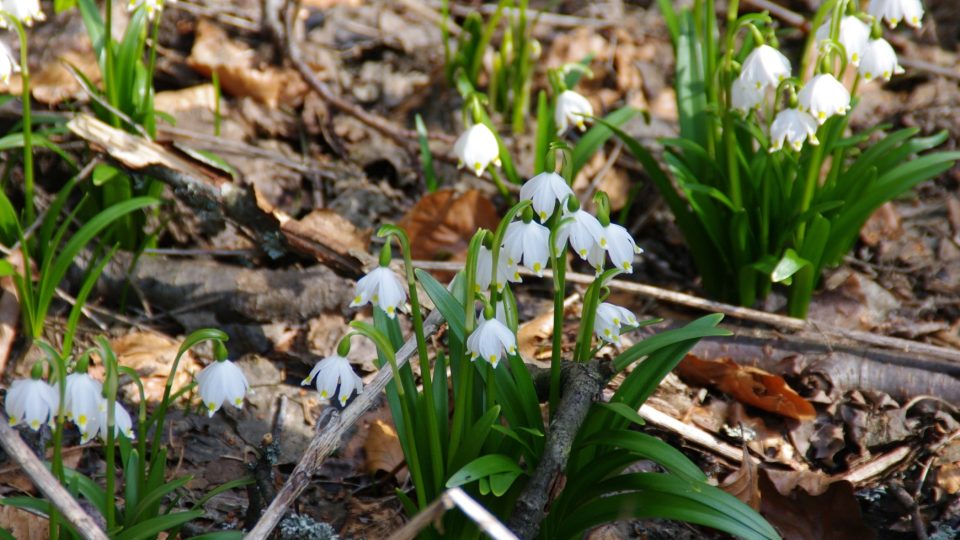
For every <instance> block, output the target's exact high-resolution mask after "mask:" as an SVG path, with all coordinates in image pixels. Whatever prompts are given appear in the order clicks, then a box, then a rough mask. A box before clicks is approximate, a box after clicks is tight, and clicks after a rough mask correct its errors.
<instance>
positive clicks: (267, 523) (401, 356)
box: [246, 310, 442, 540]
mask: <svg viewBox="0 0 960 540" xmlns="http://www.w3.org/2000/svg"><path fill="white" fill-rule="evenodd" d="M441 322H442V317H441V316H440V311H439V310H434V311H433V312H431V313H430V315H429V316H427V318H426V319H424V321H423V333H424V337H429V336H431V335H433V333H434V332H436V331H437V329H438V328H439V327H440V323H441ZM416 349H417V344H416V340H415V339H414V338H413V337H411V338H410V339H408V340H407V342H406V343H404V344H403V346H402V347H400V350H399V351H397V366H398V367H400V366H403V365H404V364H405V363H407V361H409V360H410V358H411V357H412V356H413V355H414V353H415V352H416ZM392 377H393V373H392V371H391V370H389V369H384V370H380V372H379V373H377V376H376V377H374V379H373V382H371V383H370V384H369V385H367V387H366V388H364V389H363V393H362V394H360V396H359V397H357V398H356V399H355V400H353V402H352V403H350V404H349V405H347V407H346V408H345V409H344V410H343V412H342V413H340V414H339V415H338V416H336V417H334V418H333V419H332V420H331V421H330V422H329V424H328V425H326V426H324V427H323V428H322V429H321V426H320V425H319V424H318V430H317V433H316V434H315V435H314V436H313V440H311V441H310V445H309V446H308V447H307V449H306V451H305V452H304V454H303V457H302V458H301V459H300V462H299V463H297V467H296V468H295V469H294V470H293V472H292V473H291V474H290V477H289V478H287V481H286V482H285V483H284V484H283V487H282V488H280V491H279V492H278V493H277V497H276V498H275V499H273V502H271V503H270V506H269V507H267V509H266V511H264V513H263V515H262V516H261V517H260V521H258V522H257V524H256V526H255V527H254V528H253V529H251V530H250V534H248V535H247V536H246V540H263V539H265V538H267V535H269V534H270V532H271V531H272V530H273V528H274V527H276V526H277V523H279V522H280V519H281V518H283V515H284V514H285V513H286V511H287V507H288V506H290V504H291V503H292V502H293V501H294V500H295V499H296V498H297V497H298V496H299V495H300V493H302V492H303V490H304V489H305V488H306V487H307V485H309V483H310V479H311V478H312V477H313V474H314V473H315V472H316V471H317V470H318V469H319V468H320V465H322V464H323V460H324V459H326V457H327V456H328V455H330V453H331V452H333V451H334V450H336V449H337V448H338V447H339V446H340V439H341V438H343V435H344V434H345V433H346V432H347V430H348V429H350V427H351V426H353V424H354V423H356V422H357V420H359V419H360V417H361V416H362V415H363V414H364V413H365V412H367V410H369V409H370V407H372V406H373V404H374V403H376V401H377V399H378V398H379V396H380V392H383V391H384V389H385V388H386V387H387V383H388V382H390V379H391V378H392Z"/></svg>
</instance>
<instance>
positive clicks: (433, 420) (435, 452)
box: [377, 225, 444, 493]
mask: <svg viewBox="0 0 960 540" xmlns="http://www.w3.org/2000/svg"><path fill="white" fill-rule="evenodd" d="M377 236H380V237H381V238H386V239H387V242H389V241H390V238H389V237H390V236H393V237H395V238H396V240H397V243H398V244H400V250H401V251H402V252H403V267H404V270H405V271H406V277H407V288H408V289H409V292H410V311H411V312H412V313H411V315H412V316H413V333H414V335H415V336H416V339H417V355H418V359H419V361H420V376H421V378H422V379H423V395H424V400H425V401H426V405H427V411H428V413H427V429H428V430H429V432H430V454H431V455H432V457H433V459H431V460H430V462H431V464H432V466H433V483H434V485H433V489H434V492H435V493H439V492H440V491H441V490H442V489H443V484H442V482H443V479H444V474H443V461H444V460H443V457H442V456H443V450H442V449H441V445H440V426H439V424H438V423H437V422H438V420H437V414H436V410H437V409H436V404H435V401H434V398H433V380H432V377H431V373H430V357H429V356H428V354H427V340H426V337H425V336H424V333H423V314H422V313H421V312H420V296H419V295H418V293H417V280H416V278H415V277H414V273H413V257H412V256H411V254H410V240H409V238H407V234H406V233H405V232H404V231H403V229H401V228H400V227H397V226H395V225H384V226H383V227H381V228H380V232H378V233H377ZM399 384H400V383H399V379H398V382H397V385H398V386H399Z"/></svg>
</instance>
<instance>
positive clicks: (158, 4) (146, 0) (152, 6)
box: [127, 0, 174, 20]
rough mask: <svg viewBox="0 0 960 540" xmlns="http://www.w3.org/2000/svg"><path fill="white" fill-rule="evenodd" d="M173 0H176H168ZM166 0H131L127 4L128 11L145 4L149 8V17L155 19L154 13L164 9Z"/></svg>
mask: <svg viewBox="0 0 960 540" xmlns="http://www.w3.org/2000/svg"><path fill="white" fill-rule="evenodd" d="M168 1H170V2H173V1H174V0H168ZM163 3H164V0H130V2H129V3H128V4H127V10H128V11H134V10H136V9H137V8H138V7H140V6H143V7H144V9H146V10H147V18H149V19H150V20H153V17H154V15H156V14H157V13H159V12H160V10H162V9H163Z"/></svg>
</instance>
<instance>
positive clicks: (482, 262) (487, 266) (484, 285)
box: [475, 246, 523, 291]
mask: <svg viewBox="0 0 960 540" xmlns="http://www.w3.org/2000/svg"><path fill="white" fill-rule="evenodd" d="M508 259H509V257H508V256H507V255H506V254H505V253H504V250H503V248H502V247H501V249H500V255H499V256H498V257H497V290H498V291H502V290H503V288H504V287H505V286H506V285H507V282H510V283H520V282H521V281H523V280H522V279H520V268H519V266H518V265H516V264H509V263H508V262H507V260H508ZM492 269H493V251H492V250H490V249H487V248H486V247H485V246H480V251H479V252H478V253H477V276H476V289H475V290H477V291H483V290H486V289H488V288H490V280H491V279H493V271H492Z"/></svg>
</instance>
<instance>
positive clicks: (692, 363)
mask: <svg viewBox="0 0 960 540" xmlns="http://www.w3.org/2000/svg"><path fill="white" fill-rule="evenodd" d="M677 374H678V375H680V377H681V378H682V379H684V380H686V381H687V382H688V383H690V384H694V385H697V386H716V387H717V389H718V390H720V391H721V392H723V393H725V394H729V395H730V396H731V397H733V398H734V399H736V400H737V401H739V402H741V403H744V404H747V405H751V406H754V407H757V408H760V409H763V410H765V411H768V412H772V413H776V414H779V415H781V416H786V417H787V418H793V419H795V420H809V419H812V418H814V417H815V416H816V414H817V412H816V410H814V408H813V405H811V404H810V402H809V401H807V400H805V399H803V398H802V397H800V395H799V394H797V393H796V392H794V391H793V389H792V388H790V387H789V386H788V385H787V382H786V381H784V380H783V377H780V376H779V375H774V374H772V373H768V372H766V371H763V370H762V369H758V368H755V367H749V366H741V365H739V364H737V363H736V362H734V361H733V360H731V359H730V358H720V359H719V360H715V361H711V360H703V359H701V358H699V357H697V356H695V355H692V354H688V355H687V356H686V357H685V358H684V359H683V360H682V361H681V362H680V364H679V365H678V366H677Z"/></svg>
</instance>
